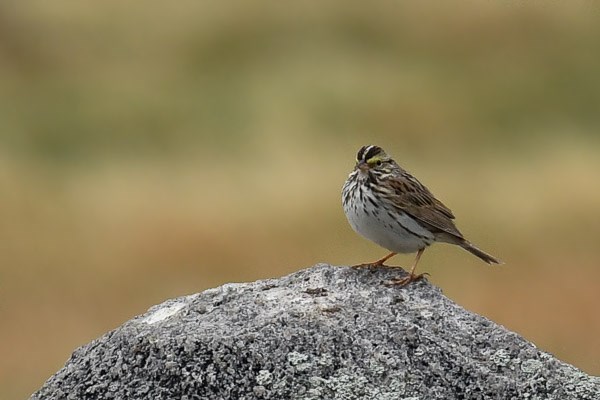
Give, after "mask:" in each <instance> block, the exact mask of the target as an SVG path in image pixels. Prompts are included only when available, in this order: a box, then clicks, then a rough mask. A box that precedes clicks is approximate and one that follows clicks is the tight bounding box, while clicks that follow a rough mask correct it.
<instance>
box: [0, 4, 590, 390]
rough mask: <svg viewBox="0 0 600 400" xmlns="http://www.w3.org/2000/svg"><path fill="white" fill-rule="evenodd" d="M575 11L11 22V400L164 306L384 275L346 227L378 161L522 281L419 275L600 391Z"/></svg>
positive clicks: (385, 8) (272, 13)
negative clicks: (381, 155)
mask: <svg viewBox="0 0 600 400" xmlns="http://www.w3.org/2000/svg"><path fill="white" fill-rule="evenodd" d="M566 4H567V3H564V4H563V5H559V4H558V2H553V3H551V4H550V3H546V2H543V3H542V2H533V3H529V5H525V4H522V2H485V4H481V2H478V3H476V2H461V3H460V5H458V4H454V5H449V4H441V3H439V2H435V3H433V2H420V3H416V2H415V3H411V2H407V3H404V2H402V3H396V2H385V3H380V4H377V5H372V4H371V5H369V6H368V7H366V6H364V5H363V3H361V2H343V3H335V2H326V3H319V4H317V3H310V4H299V3H288V2H285V3H281V2H274V3H260V4H258V3H254V2H253V3H252V4H250V3H247V2H241V1H239V2H238V1H233V2H203V3H198V2H188V1H180V2H177V3H163V2H144V3H143V6H142V5H141V3H140V4H137V5H136V4H134V3H130V2H126V3H123V2H118V1H104V2H17V3H2V4H1V5H0V87H1V90H0V193H1V196H0V320H1V321H2V323H1V329H0V354H1V356H0V398H2V399H18V398H26V397H27V396H28V395H30V394H31V393H32V392H34V391H35V390H36V389H37V388H39V387H40V386H41V385H42V384H43V382H44V381H45V380H46V379H47V378H48V377H50V375H52V374H53V373H54V372H55V371H57V370H58V369H59V368H61V367H62V365H63V364H64V363H65V361H66V360H67V359H68V357H69V356H70V354H71V352H72V351H73V350H74V349H75V348H77V347H78V346H81V345H84V344H86V343H88V342H89V341H91V340H92V339H94V338H96V337H98V336H100V335H102V334H103V333H105V332H107V331H109V330H111V329H113V328H115V327H117V326H119V325H120V324H122V323H123V322H125V321H126V320H128V319H130V318H131V317H133V316H135V315H137V314H141V313H143V312H145V310H146V309H147V308H149V307H150V306H152V305H154V304H157V303H160V302H162V301H163V300H166V299H168V298H172V297H176V296H181V295H185V294H190V293H195V292H199V291H202V290H204V289H206V288H210V287H214V286H217V285H221V284H223V283H226V282H240V281H251V280H256V279H262V278H268V277H277V276H281V275H285V274H289V273H291V272H294V271H296V270H298V269H302V268H306V267H309V266H311V265H314V264H316V263H318V262H327V263H331V264H335V265H348V264H356V263H360V262H366V261H372V260H375V259H377V258H380V257H381V256H383V255H385V254H386V251H385V250H383V249H381V248H378V247H377V246H376V245H374V244H372V243H370V242H368V241H367V240H365V239H362V238H361V237H359V236H357V235H356V234H355V233H354V232H353V231H352V230H351V228H350V227H349V226H348V225H347V222H346V220H345V217H344V215H343V212H342V209H341V205H340V202H341V200H340V190H341V186H342V184H343V182H344V181H345V179H346V177H347V175H348V173H349V172H350V171H351V169H352V168H353V165H354V158H355V155H356V151H357V150H358V148H359V147H360V146H362V145H364V144H378V145H381V146H382V147H384V148H385V149H386V150H387V151H388V153H390V154H391V155H393V156H394V157H395V159H396V160H397V161H398V162H399V163H400V164H401V165H402V166H404V167H405V168H406V169H408V170H409V171H411V172H413V173H414V174H415V175H416V176H417V177H418V178H419V179H420V180H421V181H423V182H424V183H425V184H426V185H427V186H429V188H430V189H431V190H432V191H433V192H434V193H435V194H436V195H437V196H438V197H439V198H440V199H442V201H444V203H446V204H447V205H448V206H449V207H450V208H452V209H453V211H454V213H455V214H456V215H457V222H458V226H459V227H460V229H461V230H462V231H463V232H464V234H465V235H466V236H467V237H468V238H470V239H471V240H472V241H473V242H474V243H476V244H477V245H478V246H480V247H481V248H482V249H485V250H486V251H489V252H490V253H492V254H494V255H496V256H498V257H500V258H502V259H503V260H504V261H505V262H506V265H504V266H502V267H497V268H490V267H488V266H487V265H485V264H483V263H482V262H481V261H480V260H478V259H477V258H475V257H473V256H471V255H470V254H468V253H466V252H464V251H463V250H461V249H459V248H455V247H451V246H448V245H436V246H433V247H432V248H431V249H429V250H428V251H426V252H425V255H424V257H423V258H422V260H421V263H420V268H421V272H424V271H428V272H430V273H431V278H430V279H431V281H433V282H434V283H435V284H436V285H439V286H440V287H442V288H443V290H444V293H445V294H446V295H447V296H449V297H450V298H451V299H453V300H454V301H456V302H457V303H458V304H460V305H462V306H464V307H466V308H467V309H469V310H472V311H474V312H477V313H480V314H482V315H484V316H486V317H488V318H490V319H491V320H493V321H495V322H498V323H500V324H502V325H504V326H506V327H507V328H509V329H511V330H514V331H516V332H518V333H519V334H521V335H523V336H524V337H526V338H527V339H529V340H531V341H533V342H534V343H535V344H536V345H537V346H538V347H540V348H541V349H543V350H546V351H548V352H550V353H552V354H554V355H556V356H557V357H559V358H561V359H562V360H564V361H567V362H569V363H572V364H574V365H575V366H577V367H578V368H580V369H582V370H583V371H585V372H587V373H590V374H595V375H598V374H600V318H599V317H598V316H599V314H598V308H597V307H598V305H599V304H600V290H599V289H600V268H599V262H598V260H599V257H600V244H599V240H598V239H599V238H600V222H599V218H598V217H599V215H600V185H599V184H598V175H599V174H598V173H599V172H600V137H599V130H600V109H599V108H600V74H599V73H598V71H600V52H599V51H598V49H600V23H598V18H597V16H600V13H599V12H598V11H599V10H598V9H595V8H594V6H593V3H592V2H569V3H568V5H566ZM576 4H577V5H576ZM138 5H139V7H137V6H138ZM413 257H414V256H413V255H406V256H398V257H397V258H395V259H394V261H395V263H397V264H400V265H406V266H409V265H410V264H411V263H412V260H413Z"/></svg>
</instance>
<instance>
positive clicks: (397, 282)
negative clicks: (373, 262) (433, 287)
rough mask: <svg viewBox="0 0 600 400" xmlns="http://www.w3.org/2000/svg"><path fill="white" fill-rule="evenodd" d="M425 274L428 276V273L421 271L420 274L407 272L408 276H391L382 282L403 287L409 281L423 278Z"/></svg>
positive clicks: (386, 284)
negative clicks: (391, 277)
mask: <svg viewBox="0 0 600 400" xmlns="http://www.w3.org/2000/svg"><path fill="white" fill-rule="evenodd" d="M425 276H429V273H427V272H423V273H422V274H418V275H415V274H409V275H408V276H404V277H402V278H393V279H390V280H389V281H386V282H385V283H384V285H385V286H398V287H404V286H406V285H408V284H409V283H411V282H416V281H419V280H421V279H423V278H425Z"/></svg>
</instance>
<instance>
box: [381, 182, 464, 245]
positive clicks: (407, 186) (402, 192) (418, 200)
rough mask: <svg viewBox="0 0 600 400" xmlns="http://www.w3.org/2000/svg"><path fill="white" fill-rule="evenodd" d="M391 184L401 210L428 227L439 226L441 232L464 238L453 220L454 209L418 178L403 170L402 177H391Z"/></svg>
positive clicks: (395, 200) (396, 202) (395, 201)
mask: <svg viewBox="0 0 600 400" xmlns="http://www.w3.org/2000/svg"><path fill="white" fill-rule="evenodd" d="M389 184H390V187H391V188H392V189H393V191H394V193H393V196H392V198H393V199H394V203H395V205H396V207H398V208H399V209H400V210H402V211H404V212H406V213H408V214H409V215H411V216H412V217H413V218H415V219H417V221H418V222H421V223H422V224H424V225H426V227H428V228H434V229H435V228H437V229H439V231H440V232H445V233H448V234H450V235H452V236H456V237H458V238H460V239H463V235H462V233H460V231H459V230H458V229H457V228H456V225H454V222H453V221H452V220H453V219H454V214H452V211H450V209H449V208H448V207H446V206H445V205H444V204H443V203H442V202H441V201H439V200H438V199H436V198H435V197H434V196H433V194H432V193H431V192H430V191H429V189H427V188H426V187H425V186H424V185H422V184H421V182H419V181H418V180H417V178H415V177H413V176H412V175H410V174H409V173H408V172H406V171H403V172H402V175H401V176H400V177H395V178H392V179H390V181H389ZM434 233H435V231H434Z"/></svg>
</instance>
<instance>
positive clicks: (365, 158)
mask: <svg viewBox="0 0 600 400" xmlns="http://www.w3.org/2000/svg"><path fill="white" fill-rule="evenodd" d="M390 163H393V160H392V159H391V157H390V156H388V155H387V154H386V153H385V151H383V149H382V148H381V147H379V146H374V145H368V146H363V147H361V148H360V150H358V153H357V154H356V166H355V167H354V168H355V169H358V170H360V171H363V172H366V171H369V170H376V171H377V170H385V169H386V168H388V167H389V164H390Z"/></svg>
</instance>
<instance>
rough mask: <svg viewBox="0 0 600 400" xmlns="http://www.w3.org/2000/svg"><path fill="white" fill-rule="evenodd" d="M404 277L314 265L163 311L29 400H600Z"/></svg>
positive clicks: (104, 341) (130, 325) (550, 361)
mask: <svg viewBox="0 0 600 400" xmlns="http://www.w3.org/2000/svg"><path fill="white" fill-rule="evenodd" d="M396 275H398V272H397V271H391V270H387V269H378V270H375V271H370V270H355V269H352V268H347V267H333V266H329V265H317V266H315V267H313V268H310V269H306V270H303V271H299V272H296V273H294V274H291V275H289V276H286V277H283V278H280V279H269V280H264V281H257V282H253V283H239V284H226V285H223V286H221V287H219V288H216V289H209V290H206V291H204V292H202V293H200V294H195V295H191V296H186V297H181V298H177V299H173V300H169V301H166V302H164V303H163V304H161V305H158V306H155V307H152V308H151V309H150V310H148V312H147V313H146V314H144V315H141V316H139V317H136V318H134V319H132V320H131V321H128V322H126V323H125V324H124V325H122V326H121V327H119V328H117V329H115V330H114V331H112V332H109V333H107V334H106V335H104V336H103V337H101V338H99V339H97V340H95V341H93V342H91V343H90V344H88V345H86V346H83V347H81V348H79V349H78V350H76V351H75V353H73V355H72V356H71V358H70V360H69V361H68V362H67V364H66V365H65V366H64V367H63V368H62V369H61V370H60V371H58V372H57V373H56V374H55V375H54V376H52V377H51V378H50V379H49V380H48V381H47V382H46V383H45V384H44V386H43V387H42V388H41V389H40V390H39V391H38V392H37V393H35V394H34V395H33V396H32V397H31V399H40V400H41V399H45V400H50V399H57V400H58V399H187V400H192V399H389V400H396V399H405V400H408V399H415V400H416V399H561V400H565V399H600V378H597V377H592V376H589V375H586V374H584V373H583V372H581V371H579V370H578V369H576V368H575V367H573V366H571V365H569V364H566V363H563V362H561V361H559V360H557V359H556V358H554V357H552V356H551V355H549V354H547V353H544V352H542V351H539V350H538V349H536V347H535V346H534V345H533V344H531V343H529V342H527V341H526V340H524V339H523V338H522V337H520V336H519V335H517V334H515V333H513V332H510V331H508V330H506V329H505V328H503V327H502V326H499V325H497V324H495V323H493V322H491V321H489V320H488V319H486V318H484V317H481V316H479V315H476V314H473V313H471V312H469V311H466V310H465V309H463V308H462V307H460V306H458V305H456V304H455V303H453V302H452V301H450V300H449V299H448V298H446V297H445V296H444V295H442V293H441V291H440V290H439V289H438V288H436V287H434V286H433V285H431V284H429V283H428V282H427V281H419V282H416V283H413V284H410V285H409V286H407V287H404V288H398V287H387V286H385V285H382V281H384V280H387V279H390V278H391V277H393V276H396Z"/></svg>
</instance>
